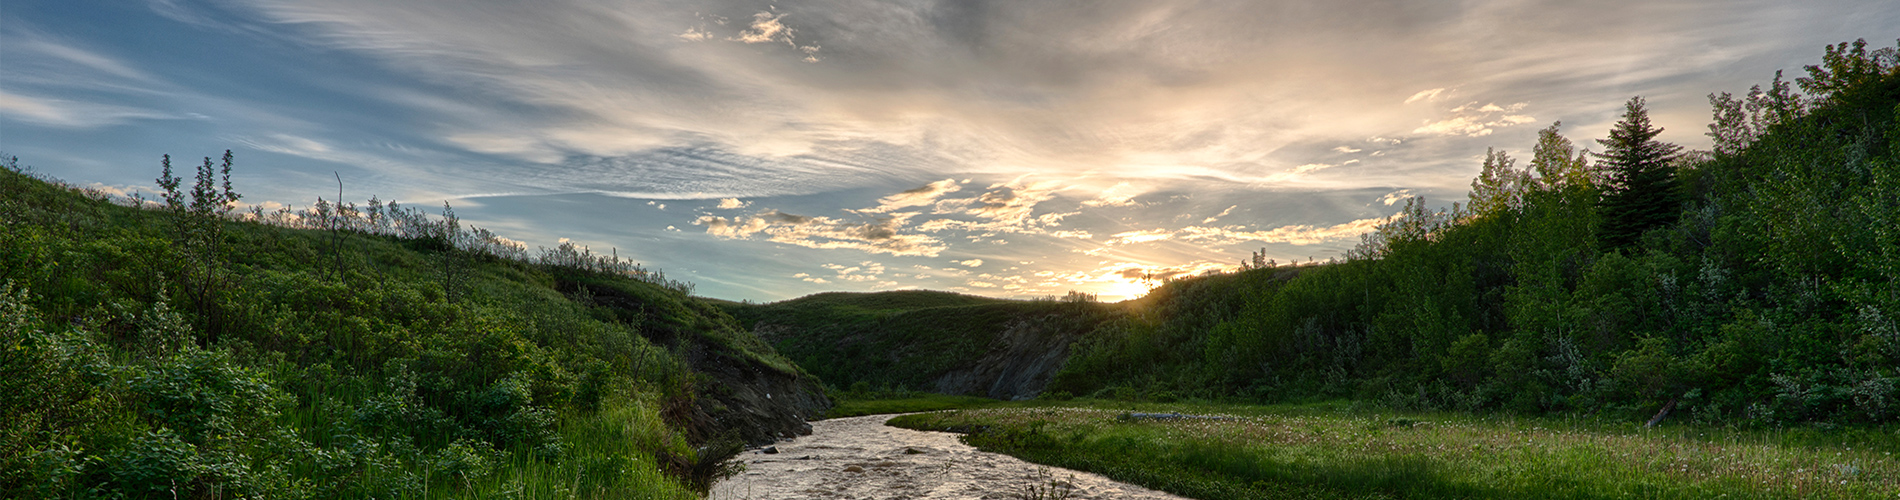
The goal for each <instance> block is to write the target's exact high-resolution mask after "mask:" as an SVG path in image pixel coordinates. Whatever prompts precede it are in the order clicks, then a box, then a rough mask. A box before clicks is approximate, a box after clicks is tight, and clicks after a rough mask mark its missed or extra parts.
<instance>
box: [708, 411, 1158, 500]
mask: <svg viewBox="0 0 1900 500" xmlns="http://www.w3.org/2000/svg"><path fill="white" fill-rule="evenodd" d="M893 416H894V415H872V416H865V417H852V418H837V419H831V420H823V421H818V422H812V424H811V425H812V433H811V435H809V436H802V437H799V438H797V439H796V440H793V441H789V442H782V443H779V444H778V445H777V446H776V448H777V450H778V453H764V452H763V451H762V450H747V451H746V452H745V453H742V454H740V455H739V456H738V457H734V460H739V461H743V462H745V464H746V471H745V472H743V473H740V474H739V475H737V476H733V477H731V478H728V479H726V480H725V481H721V482H720V483H719V484H717V485H714V486H713V490H712V498H713V499H714V500H739V499H787V498H819V499H840V500H842V499H887V498H914V499H1009V498H1023V497H1025V493H1030V492H1031V488H1040V489H1042V490H1045V491H1046V490H1048V489H1050V488H1058V489H1063V488H1067V489H1069V490H1070V491H1071V492H1072V493H1071V494H1070V495H1069V496H1068V498H1074V499H1180V498H1183V497H1179V496H1174V495H1170V494H1167V493H1164V492H1159V491H1155V490H1150V489H1147V488H1142V487H1140V486H1134V485H1129V484H1123V483H1118V482H1115V481H1111V480H1109V479H1108V478H1104V477H1102V476H1098V475H1095V474H1089V473H1086V472H1078V471H1072V470H1068V469H1059V468H1053V467H1045V466H1041V465H1036V464H1032V463H1028V462H1024V461H1021V460H1017V459H1015V458H1013V457H1010V456H1008V455H999V454H995V453H987V452H983V451H978V450H977V449H976V448H972V447H970V446H969V445H965V444H963V443H960V442H958V441H957V436H956V435H955V434H951V433H946V432H920V431H913V430H909V429H899V428H896V427H889V426H886V425H884V421H886V420H890V419H891V418H892V417H893Z"/></svg>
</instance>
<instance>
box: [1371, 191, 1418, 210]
mask: <svg viewBox="0 0 1900 500" xmlns="http://www.w3.org/2000/svg"><path fill="white" fill-rule="evenodd" d="M1413 196H1417V195H1415V194H1413V193H1412V190H1410V189H1400V190H1398V191H1393V192H1390V193H1386V194H1385V196H1381V197H1379V202H1380V203H1384V204H1385V206H1388V207H1389V206H1392V205H1393V204H1395V203H1398V202H1401V201H1405V200H1406V199H1407V198H1411V197H1413Z"/></svg>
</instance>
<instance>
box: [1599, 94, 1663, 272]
mask: <svg viewBox="0 0 1900 500" xmlns="http://www.w3.org/2000/svg"><path fill="white" fill-rule="evenodd" d="M1662 131H1663V129H1662V128H1661V127H1656V126H1653V125H1651V124H1650V122H1649V111H1648V110H1645V109H1643V98H1642V97H1632V98H1630V100H1629V103H1627V104H1625V105H1624V112H1623V119H1622V120H1620V121H1618V122H1616V126H1614V127H1612V128H1611V129H1610V138H1609V139H1598V140H1597V142H1598V143H1600V144H1602V145H1603V152H1602V153H1599V154H1597V158H1598V159H1600V160H1602V162H1601V165H1602V168H1603V169H1604V171H1605V174H1606V176H1607V179H1606V180H1607V181H1608V182H1607V184H1608V185H1607V186H1605V189H1604V192H1603V198H1602V200H1601V201H1600V202H1599V203H1600V204H1601V206H1602V214H1603V226H1602V232H1601V233H1599V235H1598V236H1599V239H1601V240H1602V241H1603V243H1604V244H1605V246H1607V247H1609V248H1616V247H1621V246H1626V245H1629V244H1630V243H1634V242H1635V241H1636V240H1637V239H1638V238H1640V237H1642V235H1643V232H1644V231H1648V230H1649V229H1651V228H1654V227H1656V226H1660V225H1663V224H1666V223H1668V222H1669V221H1671V220H1673V219H1675V218H1676V215H1677V213H1676V212H1677V211H1678V209H1679V208H1680V205H1681V201H1680V200H1679V199H1678V196H1677V194H1676V170H1675V167H1674V166H1672V165H1671V160H1674V159H1675V157H1676V156H1677V155H1678V154H1680V153H1681V151H1682V146H1677V145H1675V144H1669V143H1665V142H1661V141H1657V140H1656V136H1657V135H1659V134H1661V133H1662Z"/></svg>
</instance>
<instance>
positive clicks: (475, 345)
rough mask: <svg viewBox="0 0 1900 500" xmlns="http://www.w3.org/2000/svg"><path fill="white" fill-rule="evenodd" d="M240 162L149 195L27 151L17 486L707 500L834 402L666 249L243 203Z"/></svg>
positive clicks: (3, 446)
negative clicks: (76, 181)
mask: <svg viewBox="0 0 1900 500" xmlns="http://www.w3.org/2000/svg"><path fill="white" fill-rule="evenodd" d="M233 163H234V159H233V158H232V157H231V155H230V154H229V153H228V152H227V153H226V155H225V156H224V159H223V162H222V163H221V164H218V165H214V164H213V160H212V159H211V158H206V159H205V161H204V164H203V165H202V166H199V167H198V168H197V169H196V174H195V176H194V177H193V178H192V179H183V178H180V177H177V176H174V174H173V172H172V166H171V161H170V158H169V157H166V158H165V159H164V161H163V162H162V166H160V168H159V169H154V170H159V171H160V176H159V179H158V185H159V186H160V188H161V189H163V190H164V192H165V194H164V195H163V199H160V200H145V199H139V198H117V197H112V196H108V195H106V194H104V193H101V192H97V191H89V190H85V189H78V188H72V187H69V186H65V185H63V184H60V183H58V182H57V181H53V180H51V179H48V178H43V177H39V176H34V175H31V174H30V169H29V168H26V167H22V166H20V165H19V163H18V161H17V160H13V159H8V160H7V161H6V163H5V165H4V166H5V167H6V168H5V169H3V170H0V373H5V374H6V376H5V377H0V414H5V415H6V416H7V418H5V419H0V497H6V498H157V497H163V498H178V497H186V498H227V497H230V498H237V497H263V498H338V497H342V498H398V497H400V498H432V497H483V498H489V497H504V496H518V497H527V498H553V497H561V498H572V497H586V498H594V497H613V498H620V497H637V498H694V497H696V496H697V494H696V493H695V491H694V490H695V489H699V490H701V491H703V489H704V488H705V487H706V486H707V485H708V483H709V482H710V481H712V480H714V479H716V478H717V477H719V476H720V475H721V474H722V473H723V472H726V471H729V470H730V468H729V467H728V466H725V465H722V464H723V463H724V462H725V460H726V459H727V458H728V457H730V456H732V455H733V454H735V453H737V452H738V451H739V450H740V449H741V447H742V446H743V445H744V444H746V443H749V442H760V441H769V440H771V439H773V438H776V437H780V436H783V435H787V434H791V433H796V432H798V431H799V430H800V429H799V427H800V426H804V425H805V424H804V423H803V422H804V420H805V418H806V417H808V416H811V415H817V414H821V413H822V412H823V411H824V410H825V408H827V407H828V406H829V401H828V400H827V399H826V398H825V397H824V396H823V394H822V392H820V389H819V388H818V386H817V383H816V381H815V379H814V378H813V377H811V376H810V375H808V374H806V373H805V372H804V371H803V370H801V369H799V368H798V367H797V366H795V365H793V364H792V363H791V362H790V361H788V360H786V359H785V358H783V357H781V356H779V355H777V354H776V353H774V352H773V351H772V349H771V348H770V347H768V346H766V345H764V344H763V343H761V342H760V341H759V340H758V339H757V338H756V337H753V336H752V335H751V334H749V333H747V332H745V331H743V330H741V329H739V328H738V327H737V324H736V322H735V321H734V320H733V319H732V318H731V317H730V316H728V315H726V314H725V313H723V312H721V311H720V310H719V309H718V308H716V307H714V306H712V305H710V304H708V303H706V302H704V301H701V300H699V299H696V298H693V297H690V296H688V295H687V293H686V292H688V291H689V290H690V287H689V286H688V285H686V284H683V283H680V282H677V281H673V280H668V279H666V278H665V277H664V275H662V274H660V273H658V272H656V271H649V270H647V269H644V268H642V267H640V266H637V265H634V264H632V263H630V262H627V261H625V260H622V259H619V258H618V257H617V256H614V255H612V254H609V255H598V254H594V253H592V252H590V251H588V250H586V249H584V248H577V247H574V246H572V245H562V246H561V247H559V248H554V249H543V251H542V252H540V254H539V255H538V256H534V257H529V256H528V253H527V252H526V251H525V250H524V249H523V248H521V247H520V246H519V245H518V244H510V243H509V242H508V241H507V240H504V239H501V238H499V237H496V236H494V235H493V234H491V233H488V232H487V231H482V230H480V229H477V228H468V227H463V226H462V225H461V224H460V222H459V221H458V220H457V219H456V218H455V216H454V214H453V211H452V210H450V209H448V207H446V206H445V207H444V212H443V214H442V215H441V216H431V215H429V214H426V213H424V212H423V211H421V210H417V209H413V208H406V207H403V206H401V205H399V204H396V203H388V204H385V203H383V202H381V201H379V200H374V199H372V200H371V201H370V202H369V203H368V204H366V205H363V206H358V205H356V204H353V203H336V202H332V201H327V200H325V201H320V202H319V203H318V204H317V205H316V206H314V207H311V208H309V209H307V210H301V211H292V210H289V209H285V210H279V211H276V212H265V211H262V210H254V211H252V212H251V213H243V211H234V210H233V209H234V208H235V207H236V205H235V204H234V203H233V202H235V201H237V200H238V199H239V198H240V195H238V194H237V193H236V192H235V191H234V190H233V189H232V186H231V185H230V182H229V174H230V170H231V168H232V165H233ZM161 169H162V170H161ZM220 181H221V182H220ZM759 392H765V393H766V394H767V395H769V394H770V393H771V392H776V393H778V395H779V397H778V398H776V399H770V398H761V397H758V395H759V394H758V393H759ZM807 428H808V427H807Z"/></svg>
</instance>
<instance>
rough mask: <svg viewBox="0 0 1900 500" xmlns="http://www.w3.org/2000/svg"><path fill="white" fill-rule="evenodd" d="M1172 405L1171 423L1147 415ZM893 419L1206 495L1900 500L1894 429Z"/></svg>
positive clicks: (1581, 420)
mask: <svg viewBox="0 0 1900 500" xmlns="http://www.w3.org/2000/svg"><path fill="white" fill-rule="evenodd" d="M1166 413H1179V414H1181V415H1183V416H1181V417H1178V418H1152V417H1147V416H1143V415H1154V414H1166ZM890 425H895V426H898V427H905V428H910V429H917V430H936V431H944V430H949V431H955V432H963V433H966V436H965V437H964V441H966V442H968V443H970V444H972V445H974V446H977V447H978V448H981V449H984V450H986V451H993V452H1001V453H1007V454H1010V455H1014V456H1017V457H1019V458H1023V459H1025V460H1029V461H1032V462H1036V463H1041V464H1046V465H1052V466H1059V467H1068V468H1073V469H1078V470H1084V471H1089V472H1094V473H1098V474H1103V475H1105V476H1108V477H1110V478H1114V479H1116V480H1120V481H1126V482H1130V483H1135V484H1139V485H1142V486H1147V487H1150V488H1156V489H1160V490H1165V491H1169V492H1172V493H1176V494H1180V495H1184V496H1190V497H1194V498H1201V499H1229V498H1233V499H1240V498H1394V499H1396V498H1577V499H1583V498H1824V499H1825V498H1900V462H1897V461H1895V459H1894V456H1893V454H1894V453H1895V452H1896V451H1900V434H1896V433H1895V432H1894V431H1893V430H1892V429H1871V428H1868V429H1846V430H1843V429H1834V430H1827V431H1823V430H1816V429H1812V428H1800V429H1780V430H1738V429H1731V428H1718V427H1705V426H1662V427H1657V428H1644V427H1641V426H1640V425H1635V424H1630V423H1628V422H1626V421H1609V420H1598V419H1594V418H1590V417H1580V416H1572V417H1522V416H1511V415H1503V414H1492V415H1483V414H1479V415H1474V414H1469V413H1420V412H1399V411H1392V410H1387V409H1379V408H1373V407H1369V406H1367V405H1365V404H1363V403H1361V404H1355V403H1350V402H1329V403H1319V404H1306V405H1271V406H1254V405H1221V404H1165V405H1164V404H1135V403H1126V402H1110V401H1100V400H1078V401H1074V402H1032V403H1005V404H1003V406H1002V407H989V408H971V409H962V410H952V411H942V412H934V413H923V414H915V415H907V416H903V417H898V418H896V419H893V420H892V421H891V423H890Z"/></svg>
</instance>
